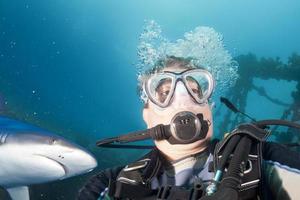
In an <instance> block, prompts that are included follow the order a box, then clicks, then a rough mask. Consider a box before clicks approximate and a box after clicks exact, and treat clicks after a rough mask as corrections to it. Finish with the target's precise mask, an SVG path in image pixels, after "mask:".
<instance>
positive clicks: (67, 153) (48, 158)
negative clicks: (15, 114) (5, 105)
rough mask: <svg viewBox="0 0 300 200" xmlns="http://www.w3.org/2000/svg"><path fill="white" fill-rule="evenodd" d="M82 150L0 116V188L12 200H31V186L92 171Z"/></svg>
mask: <svg viewBox="0 0 300 200" xmlns="http://www.w3.org/2000/svg"><path fill="white" fill-rule="evenodd" d="M96 166H97V162H96V160H95V158H94V157H93V156H92V155H91V154H90V153H89V152H88V151H86V150H85V149H83V148H82V147H80V146H78V145H76V144H74V143H72V142H70V141H67V140H66V139H64V138H62V137H60V136H58V135H55V134H52V133H49V132H47V131H45V130H42V129H40V128H37V127H35V126H32V125H29V124H26V123H22V122H19V121H16V120H13V119H9V118H6V117H1V116H0V186H1V187H3V188H4V189H6V190H7V191H8V193H9V195H10V197H11V198H12V199H13V200H21V199H22V200H29V199H30V197H29V191H28V185H32V184H39V183H45V182H49V181H55V180H62V179H65V178H69V177H72V176H76V175H79V174H83V173H87V172H89V171H92V170H93V169H94V168H95V167H96Z"/></svg>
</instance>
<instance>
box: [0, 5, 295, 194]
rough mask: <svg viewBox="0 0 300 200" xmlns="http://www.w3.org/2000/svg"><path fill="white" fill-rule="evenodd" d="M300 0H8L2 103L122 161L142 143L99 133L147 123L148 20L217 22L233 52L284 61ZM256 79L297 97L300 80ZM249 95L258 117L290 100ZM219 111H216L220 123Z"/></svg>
mask: <svg viewBox="0 0 300 200" xmlns="http://www.w3.org/2000/svg"><path fill="white" fill-rule="evenodd" d="M299 8H300V2H299V1H296V0H288V1H284V2H282V1H279V0H275V1H274V0H273V1H270V0H266V1H259V0H253V1H247V2H245V1H238V0H232V1H230V2H229V1H225V0H218V1H216V0H215V1H197V0H188V1H180V0H164V1H160V0H152V1H147V2H146V1H139V0H131V1H129V0H127V1H117V0H107V1H105V0H102V1H99V0H85V1H80V0H73V1H66V0H65V1H62V0H52V1H33V0H26V1H18V2H17V1H9V0H1V1H0V112H1V114H2V115H5V116H9V117H13V118H15V119H19V120H22V121H26V122H29V123H32V124H35V125H37V126H40V127H42V128H44V129H47V130H49V131H52V132H55V133H57V134H60V135H62V136H64V137H66V138H68V139H70V140H72V141H74V142H76V143H78V144H80V145H82V146H85V147H86V148H88V149H89V150H90V151H92V152H93V153H94V154H96V156H97V158H98V160H99V169H103V168H106V167H112V166H113V165H120V164H124V163H126V162H128V160H134V158H137V157H138V156H139V155H141V154H142V153H144V152H143V151H141V152H135V151H132V150H131V151H122V152H120V151H117V150H99V149H97V148H96V147H95V141H96V140H97V139H99V138H103V137H107V136H112V135H117V134H120V133H126V132H129V131H134V130H139V129H143V128H145V124H144V122H143V120H142V113H141V110H142V103H141V102H140V100H139V97H138V95H137V93H136V85H137V80H136V73H137V72H136V69H135V67H134V64H136V63H137V60H138V59H137V55H136V47H137V45H138V36H139V34H140V33H141V32H142V27H143V25H144V20H149V19H154V20H155V21H157V22H158V23H159V24H160V25H161V26H162V29H163V31H164V34H165V35H166V36H167V37H168V38H169V39H170V40H175V39H178V38H181V37H182V35H183V33H185V32H187V31H190V30H192V29H194V28H195V27H196V26H199V25H202V26H210V27H213V28H214V29H216V30H217V31H218V32H220V33H222V34H223V36H224V43H225V45H226V47H227V49H228V50H229V52H230V53H231V54H232V55H233V56H234V57H235V56H238V55H241V54H247V53H249V52H251V53H253V54H255V55H256V56H257V57H258V58H260V57H272V58H276V57H279V58H280V59H281V60H282V62H285V63H286V62H287V61H288V57H289V56H290V55H291V54H292V53H293V52H296V53H300V45H299V44H300V37H299V35H300V28H299V27H300V12H299ZM254 84H255V85H256V86H259V87H260V86H264V87H265V89H266V91H268V94H269V95H270V96H272V97H274V98H276V99H278V100H280V101H282V102H285V103H286V104H291V103H292V101H293V99H292V97H291V93H292V92H294V91H296V84H297V82H295V81H294V82H293V81H285V80H282V81H278V80H275V79H268V80H262V79H255V80H254ZM274 85H276V86H275V87H274ZM224 95H225V94H224ZM257 102H259V103H257ZM247 103H248V104H247V106H246V112H247V113H249V114H250V115H251V116H255V117H256V118H257V119H263V118H279V117H281V115H282V112H283V111H284V110H285V109H286V107H287V106H282V105H277V104H274V103H272V102H269V101H268V100H266V99H265V98H264V97H260V96H259V95H258V94H257V93H256V92H255V91H250V92H249V93H248V96H247ZM216 105H217V107H216V110H217V109H218V108H219V106H220V104H219V103H217V104H216ZM261 108H264V109H265V110H262V109H261ZM222 113H223V114H224V113H225V111H224V109H222ZM222 116H223V115H222ZM221 121H222V119H220V117H219V118H218V117H216V123H217V124H216V126H217V125H218V123H221ZM86 177H87V176H82V177H76V178H74V179H70V180H65V181H62V182H56V183H50V184H44V185H41V186H34V187H33V188H32V190H31V193H32V197H33V199H72V198H74V196H75V192H76V190H77V189H78V188H80V186H81V185H82V184H83V182H84V180H85V178H86ZM75 183H76V184H75ZM70 185H72V186H70ZM74 185H75V186H74ZM50 191H52V192H50ZM0 197H1V196H0Z"/></svg>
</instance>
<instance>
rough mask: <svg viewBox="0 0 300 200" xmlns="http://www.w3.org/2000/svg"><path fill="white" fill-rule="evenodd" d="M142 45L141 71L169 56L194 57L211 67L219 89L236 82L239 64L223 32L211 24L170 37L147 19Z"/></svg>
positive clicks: (228, 86)
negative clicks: (173, 39) (172, 39)
mask: <svg viewBox="0 0 300 200" xmlns="http://www.w3.org/2000/svg"><path fill="white" fill-rule="evenodd" d="M139 39H140V43H139V45H138V57H139V63H138V65H137V70H138V75H139V76H140V75H143V74H144V73H145V72H146V71H149V70H150V69H153V68H155V67H156V66H155V64H156V63H157V62H158V61H159V60H162V59H164V58H166V57H168V56H175V57H183V58H189V59H191V62H192V63H193V64H194V65H195V66H201V67H204V68H206V69H207V70H208V71H210V72H211V73H212V75H213V77H214V79H215V82H216V87H217V88H216V90H215V91H216V92H217V93H223V92H225V90H226V89H227V88H230V87H231V86H233V84H234V83H235V81H236V79H237V77H238V74H237V70H238V64H237V62H235V61H234V60H233V58H232V56H231V55H230V53H229V52H228V51H227V50H226V49H225V47H224V44H223V36H222V35H221V34H220V33H218V32H216V31H215V30H214V29H213V28H211V27H205V26H199V27H196V28H195V29H194V30H192V31H190V32H186V33H184V37H183V38H182V39H178V40H176V41H174V42H171V41H169V40H168V39H167V38H166V37H164V36H163V35H162V29H161V27H160V26H159V24H157V23H156V22H155V21H153V20H151V21H148V22H146V25H145V27H144V30H143V32H142V33H141V35H140V38H139Z"/></svg>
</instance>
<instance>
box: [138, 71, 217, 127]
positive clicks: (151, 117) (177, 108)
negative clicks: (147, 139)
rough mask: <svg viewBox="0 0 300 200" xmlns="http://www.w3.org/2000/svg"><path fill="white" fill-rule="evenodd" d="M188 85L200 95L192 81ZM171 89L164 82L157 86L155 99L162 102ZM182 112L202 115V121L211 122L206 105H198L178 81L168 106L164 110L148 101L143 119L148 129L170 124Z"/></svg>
mask: <svg viewBox="0 0 300 200" xmlns="http://www.w3.org/2000/svg"><path fill="white" fill-rule="evenodd" d="M185 70H187V68H179V67H177V66H172V67H167V68H164V69H163V71H169V72H178V73H179V72H182V71H185ZM189 85H190V87H191V88H192V90H193V91H195V93H199V95H202V94H201V88H199V87H200V86H199V85H197V83H196V82H194V81H193V80H189ZM170 89H171V83H170V82H167V81H166V82H164V84H162V85H159V87H158V88H157V91H156V95H157V99H159V100H160V101H164V98H166V96H167V94H168V93H169V91H170ZM182 111H190V112H192V113H194V114H198V113H202V114H203V116H204V119H206V120H209V121H210V122H211V110H210V106H209V105H208V103H203V104H199V103H197V102H195V100H194V99H193V98H192V97H191V96H190V94H189V92H188V91H187V89H186V87H185V86H184V84H183V82H182V81H178V82H177V84H176V89H175V92H174V95H173V97H172V99H171V101H170V104H169V105H168V106H167V107H166V108H161V107H159V106H158V105H156V104H155V103H153V102H152V101H151V100H148V107H147V108H144V111H143V117H144V120H145V122H146V124H147V126H148V128H151V127H154V126H156V125H158V124H165V125H167V124H170V122H171V119H172V118H173V117H174V115H175V114H177V113H178V112H182Z"/></svg>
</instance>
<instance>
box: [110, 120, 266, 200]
mask: <svg viewBox="0 0 300 200" xmlns="http://www.w3.org/2000/svg"><path fill="white" fill-rule="evenodd" d="M267 135H268V132H267V131H265V130H264V129H260V128H258V127H257V126H255V125H253V124H243V125H240V126H239V127H238V128H236V129H235V130H234V131H232V132H231V133H230V134H229V135H228V136H227V137H226V138H224V139H223V140H221V141H219V142H218V143H217V144H216V143H215V142H212V143H211V145H210V149H211V154H213V162H211V163H210V165H209V166H210V167H209V170H210V171H211V172H214V173H215V178H214V179H213V180H211V183H210V184H209V185H208V186H207V185H204V184H203V183H202V182H201V180H199V181H195V183H194V185H193V186H191V187H190V188H184V187H180V186H172V185H162V186H160V187H159V188H157V189H151V182H152V180H153V178H155V177H159V176H160V175H162V173H163V171H164V167H163V164H162V163H163V162H162V159H163V157H162V156H161V154H160V152H159V150H158V149H156V148H154V149H153V150H152V151H151V152H150V153H148V154H147V155H146V156H144V157H143V158H141V159H139V160H138V161H136V162H134V163H131V164H129V165H127V166H126V167H125V168H123V169H122V170H121V171H120V173H119V175H118V177H117V179H116V180H110V183H109V189H108V195H109V196H110V197H113V198H114V199H127V200H129V199H132V200H150V199H159V200H163V199H170V200H171V199H176V200H200V199H201V200H202V199H203V200H206V199H223V200H226V199H230V200H234V199H242V200H244V199H257V198H258V196H260V185H261V177H262V174H261V173H262V171H261V164H262V142H263V141H264V139H265V138H266V137H267ZM215 144H216V145H215ZM220 171H221V175H220Z"/></svg>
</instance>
